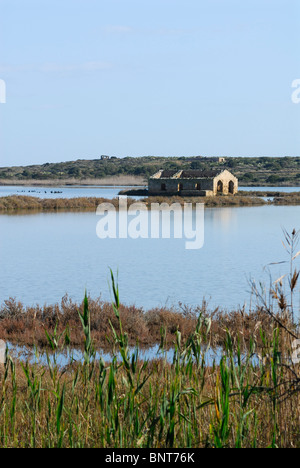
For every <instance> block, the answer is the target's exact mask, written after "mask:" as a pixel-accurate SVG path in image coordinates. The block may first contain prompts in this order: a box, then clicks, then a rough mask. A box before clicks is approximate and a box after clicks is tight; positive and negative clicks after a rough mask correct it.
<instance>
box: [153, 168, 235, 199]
mask: <svg viewBox="0 0 300 468" xmlns="http://www.w3.org/2000/svg"><path fill="white" fill-rule="evenodd" d="M148 190H149V195H182V196H184V195H187V196H197V195H198V196H207V197H208V196H214V195H218V194H224V195H230V194H232V195H234V194H235V193H237V192H238V179H237V178H236V177H235V176H234V175H233V174H231V173H230V172H229V171H227V170H221V169H220V170H215V171H200V170H188V171H184V170H181V171H164V170H160V171H158V172H157V173H156V174H154V175H153V176H152V177H150V178H149V187H148Z"/></svg>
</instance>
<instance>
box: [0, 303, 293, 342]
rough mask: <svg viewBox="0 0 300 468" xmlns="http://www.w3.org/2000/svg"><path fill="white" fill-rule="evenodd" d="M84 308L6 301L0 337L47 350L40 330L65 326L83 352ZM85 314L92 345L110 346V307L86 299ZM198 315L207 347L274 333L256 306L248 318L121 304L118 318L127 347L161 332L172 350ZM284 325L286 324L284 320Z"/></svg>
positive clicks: (204, 310) (158, 336) (204, 307)
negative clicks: (206, 322) (205, 323)
mask: <svg viewBox="0 0 300 468" xmlns="http://www.w3.org/2000/svg"><path fill="white" fill-rule="evenodd" d="M83 307H84V303H81V304H77V303H75V302H73V301H72V300H71V299H70V298H69V297H68V296H67V295H66V296H65V297H63V298H62V301H61V303H60V304H55V305H44V306H38V305H37V306H34V307H25V306H23V304H22V303H21V302H18V301H16V299H14V298H10V299H8V300H6V301H4V303H3V304H2V305H1V306H0V337H1V338H2V339H4V340H6V341H9V342H10V343H12V344H16V345H24V346H27V347H33V346H37V347H39V348H47V347H48V348H49V342H48V340H47V337H46V334H45V330H48V331H49V332H51V333H53V332H54V329H55V328H56V327H57V331H58V333H62V332H63V330H65V329H66V327H68V329H69V331H70V340H71V346H72V347H73V348H82V346H83V343H82V332H81V326H80V319H79V315H78V311H80V312H82V311H83ZM89 310H90V318H91V334H92V338H93V341H94V343H95V346H97V347H98V348H101V349H103V350H109V348H110V343H109V341H108V339H107V338H108V337H109V336H110V333H111V323H112V324H113V325H114V326H115V327H117V321H116V318H115V316H114V313H113V310H112V307H111V304H110V303H108V302H104V301H102V300H101V299H100V298H98V299H92V298H90V297H89ZM199 314H201V315H202V316H203V317H204V318H207V319H208V318H209V319H210V320H211V345H212V347H213V348H214V349H216V348H218V347H220V346H222V344H223V343H224V338H225V337H226V330H229V331H230V333H231V335H232V337H234V339H241V340H242V341H243V342H244V343H249V341H250V339H251V337H253V336H254V335H256V336H257V340H258V341H259V329H260V327H262V328H263V329H264V330H265V331H266V332H267V331H268V335H269V334H270V333H271V332H272V330H273V323H274V322H273V320H272V319H270V318H269V317H268V316H267V315H266V314H264V313H263V312H262V311H261V308H260V307H257V308H256V309H255V310H253V311H251V312H250V313H249V312H248V313H247V312H246V311H245V310H244V309H237V310H233V311H231V312H228V311H222V310H220V309H219V308H217V309H215V310H213V311H210V310H208V309H207V305H206V303H205V302H203V304H202V305H201V306H199V307H193V308H191V307H187V306H181V307H180V308H177V309H175V308H172V309H168V308H166V307H158V308H153V309H150V310H147V311H145V310H144V309H143V308H139V307H136V306H125V305H122V304H121V305H120V316H121V318H122V322H123V325H124V328H125V329H126V331H127V334H128V340H129V343H130V345H131V346H134V345H135V344H136V342H137V340H138V342H139V345H140V346H141V348H147V347H151V346H154V345H157V344H159V343H160V340H161V328H162V327H163V328H164V329H165V331H166V336H165V343H166V346H168V347H171V346H173V342H174V335H175V333H176V331H179V332H180V333H181V336H182V340H183V342H185V341H186V340H187V339H188V337H189V336H190V334H191V333H192V331H193V330H194V329H195V327H196V324H197V320H198V317H199ZM285 323H286V324H287V325H288V320H287V319H285Z"/></svg>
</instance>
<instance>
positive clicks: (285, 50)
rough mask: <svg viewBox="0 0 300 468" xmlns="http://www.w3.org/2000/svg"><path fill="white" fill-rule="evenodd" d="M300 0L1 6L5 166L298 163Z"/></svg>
mask: <svg viewBox="0 0 300 468" xmlns="http://www.w3.org/2000/svg"><path fill="white" fill-rule="evenodd" d="M299 23H300V2H299V0H288V1H287V0H243V1H241V0H0V80H4V81H5V83H6V103H5V104H0V166H12V165H30V164H42V163H46V162H60V161H69V160H76V159H96V158H98V157H99V156H100V155H102V154H107V155H114V156H119V157H124V156H143V155H156V156H193V155H204V156H209V155H219V156H221V155H224V156H286V155H289V156H298V155H300V131H299V130H300V104H295V103H293V102H292V99H291V95H292V92H293V89H292V82H293V81H294V80H296V79H300V60H299V54H300V33H299V31H300V28H299Z"/></svg>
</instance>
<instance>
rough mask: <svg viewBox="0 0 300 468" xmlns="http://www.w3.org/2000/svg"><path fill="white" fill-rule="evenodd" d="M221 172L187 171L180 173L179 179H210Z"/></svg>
mask: <svg viewBox="0 0 300 468" xmlns="http://www.w3.org/2000/svg"><path fill="white" fill-rule="evenodd" d="M221 172H223V171H200V170H194V171H193V170H189V171H182V174H181V175H180V179H211V178H213V177H216V176H217V175H219V174H221Z"/></svg>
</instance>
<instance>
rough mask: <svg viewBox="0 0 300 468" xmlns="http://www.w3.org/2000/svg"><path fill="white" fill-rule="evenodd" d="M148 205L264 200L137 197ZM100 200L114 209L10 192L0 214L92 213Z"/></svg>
mask: <svg viewBox="0 0 300 468" xmlns="http://www.w3.org/2000/svg"><path fill="white" fill-rule="evenodd" d="M136 201H137V200H134V199H132V198H128V206H130V205H131V204H132V203H134V202H136ZM141 201H142V202H144V203H146V204H147V205H148V206H149V207H150V206H151V203H159V204H161V203H167V204H168V205H171V204H173V203H179V204H180V205H183V204H184V203H193V204H194V205H195V204H196V203H204V204H205V205H206V206H207V207H223V206H224V207H225V206H257V205H258V206H259V205H264V204H265V203H266V202H265V201H264V200H263V199H262V198H259V197H245V196H237V195H236V196H226V197H225V196H220V197H187V198H182V197H147V198H144V199H142V200H141ZM101 203H111V204H113V205H114V207H115V208H116V209H118V199H117V198H115V199H113V200H110V199H106V198H95V197H80V198H69V199H68V198H56V199H41V198H37V197H29V196H22V195H12V196H8V197H1V198H0V213H2V214H5V213H7V214H17V213H20V214H26V213H28V214H29V213H31V214H32V213H41V212H44V213H55V212H64V211H71V212H72V211H73V212H95V211H96V209H97V207H98V205H100V204H101Z"/></svg>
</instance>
